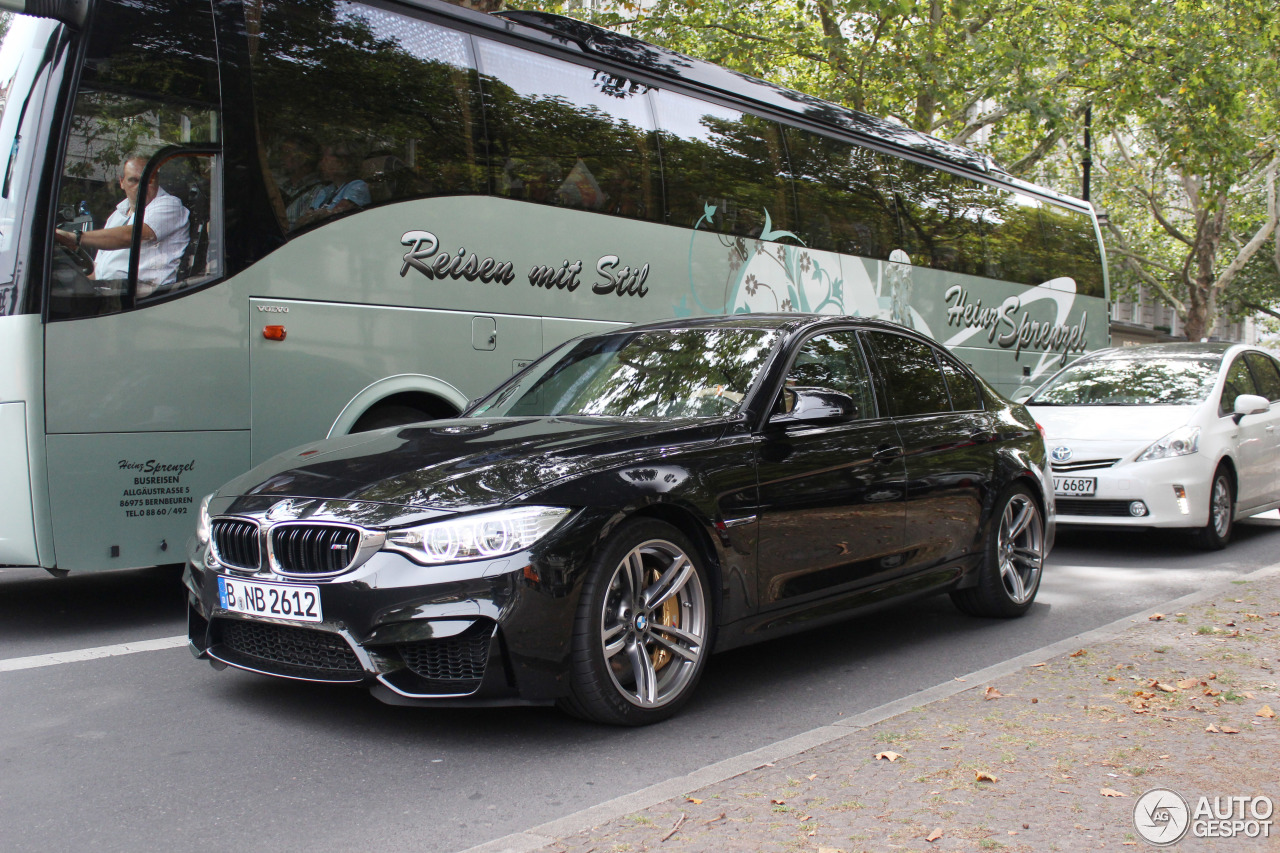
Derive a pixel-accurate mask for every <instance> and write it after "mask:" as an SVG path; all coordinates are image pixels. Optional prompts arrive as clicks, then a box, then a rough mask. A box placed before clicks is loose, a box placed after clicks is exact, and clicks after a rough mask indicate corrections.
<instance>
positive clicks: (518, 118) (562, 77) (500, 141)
mask: <svg viewBox="0 0 1280 853" xmlns="http://www.w3.org/2000/svg"><path fill="white" fill-rule="evenodd" d="M476 50H477V53H478V55H479V58H480V68H481V70H482V72H483V77H482V81H481V85H482V87H483V89H484V104H485V122H486V127H487V131H488V137H489V146H488V152H487V153H488V158H489V170H490V174H491V175H492V182H493V192H494V193H495V194H496V195H499V196H504V197H506V198H513V199H522V200H524V201H532V202H537V203H540V204H554V205H560V206H562V207H572V208H577V209H579V210H594V211H598V212H601V213H611V214H614V215H617V216H626V217H629V218H632V219H650V220H652V219H657V218H659V216H660V214H661V210H660V208H661V197H662V196H661V192H660V191H659V190H658V188H657V187H656V186H655V185H656V177H657V174H658V155H657V146H656V144H655V142H654V130H653V119H652V116H651V113H650V110H649V99H648V93H649V91H650V87H649V86H647V85H645V84H643V83H639V82H636V81H633V80H629V79H627V78H625V77H621V76H618V75H616V74H611V73H607V72H604V71H600V70H598V69H592V68H587V67H585V66H581V65H575V64H573V63H570V62H562V61H560V60H558V59H552V58H551V57H547V56H542V55H540V54H537V53H532V52H530V51H526V50H519V49H516V48H513V47H509V46H507V45H503V44H499V43H496V42H491V41H488V40H486V39H476Z"/></svg>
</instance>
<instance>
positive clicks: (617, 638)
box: [600, 539, 708, 708]
mask: <svg viewBox="0 0 1280 853" xmlns="http://www.w3.org/2000/svg"><path fill="white" fill-rule="evenodd" d="M707 628H708V619H707V602H706V597H705V596H704V594H703V588H702V582H701V580H700V579H699V577H698V569H697V568H696V567H695V565H694V564H693V561H692V560H690V559H689V556H688V555H687V554H686V553H685V552H684V551H683V550H682V549H681V548H680V547H678V546H677V545H675V544H673V543H671V542H668V541H666V540H663V539H653V540H650V541H647V542H642V543H640V544H639V545H637V546H636V547H634V548H632V549H631V550H630V551H629V552H628V553H627V555H626V556H625V557H623V559H622V560H621V561H620V562H619V563H618V565H617V567H616V568H615V569H614V571H613V576H612V577H611V578H610V579H609V586H608V591H607V593H606V594H605V597H604V607H603V609H602V611H601V614H600V645H601V649H602V651H603V652H604V661H605V667H606V669H607V670H608V672H609V678H610V679H611V680H612V682H613V685H614V687H615V688H616V689H617V691H618V692H619V694H620V695H621V696H623V697H625V698H626V699H627V701H629V702H631V703H632V704H634V705H637V706H639V707H642V708H658V707H661V706H663V705H665V704H667V703H668V702H671V701H672V700H674V699H675V698H677V697H679V696H680V695H681V694H682V693H683V692H684V690H685V688H686V687H688V686H689V684H690V683H691V682H692V680H693V679H694V678H695V677H696V675H697V672H698V662H699V659H700V658H701V656H702V655H703V653H704V651H705V643H706V637H707Z"/></svg>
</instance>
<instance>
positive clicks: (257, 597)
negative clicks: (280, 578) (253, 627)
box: [218, 577, 324, 622]
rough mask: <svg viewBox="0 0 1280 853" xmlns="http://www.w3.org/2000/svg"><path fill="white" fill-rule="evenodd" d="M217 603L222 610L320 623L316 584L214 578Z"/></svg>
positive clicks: (318, 588) (318, 597) (318, 591)
mask: <svg viewBox="0 0 1280 853" xmlns="http://www.w3.org/2000/svg"><path fill="white" fill-rule="evenodd" d="M218 602H219V604H221V605H222V608H223V609H224V610H230V611H232V612H234V613H247V614H249V615H250V616H271V617H274V618H277V619H297V620H299V621H302V622H320V621H322V620H323V618H324V617H323V616H322V615H321V612H320V587H318V586H294V585H293V584H287V585H286V584H279V583H259V582H258V581H242V580H236V579H235V578H227V577H219V578H218Z"/></svg>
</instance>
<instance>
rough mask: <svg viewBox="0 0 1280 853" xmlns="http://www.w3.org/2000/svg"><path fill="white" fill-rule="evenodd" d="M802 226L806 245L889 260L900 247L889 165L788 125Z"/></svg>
mask: <svg viewBox="0 0 1280 853" xmlns="http://www.w3.org/2000/svg"><path fill="white" fill-rule="evenodd" d="M786 139H787V151H788V153H789V155H790V158H791V169H792V174H793V176H794V185H795V192H796V207H797V211H798V217H797V218H798V220H799V230H798V231H797V232H796V233H797V234H798V235H799V236H800V239H802V240H803V241H804V242H805V245H807V246H810V247H811V248H814V249H826V250H828V251H833V252H843V253H846V254H851V255H861V256H862V257H864V258H878V259H880V260H887V259H888V258H889V253H890V252H891V251H893V250H894V249H895V248H898V242H899V240H898V222H897V216H896V213H895V212H894V201H893V192H892V190H891V181H890V177H889V175H890V168H889V165H888V163H886V160H885V158H884V157H883V156H882V155H880V154H877V153H875V152H874V151H869V150H867V149H866V148H861V147H859V146H857V145H853V144H851V143H848V142H842V141H840V140H838V139H831V138H830V137H826V136H821V135H819V134H816V133H809V132H808V131H804V130H797V129H795V128H787V130H786Z"/></svg>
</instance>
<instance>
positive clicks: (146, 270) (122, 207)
mask: <svg viewBox="0 0 1280 853" xmlns="http://www.w3.org/2000/svg"><path fill="white" fill-rule="evenodd" d="M189 216H190V214H189V213H187V209H186V208H185V207H183V206H182V202H180V201H178V197H177V196H175V195H172V194H170V193H167V192H165V191H164V189H163V188H160V189H157V191H156V197H155V198H153V199H151V201H149V202H147V209H146V211H145V212H144V213H143V216H142V221H143V222H145V223H146V224H147V225H149V226H151V230H152V231H154V232H155V235H156V239H154V240H143V241H142V255H141V257H139V258H138V295H139V296H146V295H147V294H148V293H150V292H151V291H153V290H155V288H156V287H157V286H158V285H161V284H169V283H170V282H174V281H177V279H178V264H179V263H181V261H182V253H183V252H185V251H186V250H187V242H188V239H189V235H188V233H187V219H188V217H189ZM132 224H133V211H132V210H130V209H129V199H127V198H126V199H124V200H123V201H121V202H120V203H119V204H118V205H116V209H115V210H114V211H113V212H112V214H111V215H110V216H109V217H107V223H106V225H104V226H103V227H104V228H115V227H116V226H118V225H132ZM93 276H94V278H95V279H97V280H98V281H103V280H105V279H112V278H128V277H129V250H128V249H99V250H98V255H97V257H96V258H95V259H94V262H93Z"/></svg>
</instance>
